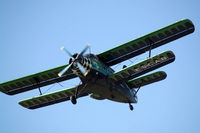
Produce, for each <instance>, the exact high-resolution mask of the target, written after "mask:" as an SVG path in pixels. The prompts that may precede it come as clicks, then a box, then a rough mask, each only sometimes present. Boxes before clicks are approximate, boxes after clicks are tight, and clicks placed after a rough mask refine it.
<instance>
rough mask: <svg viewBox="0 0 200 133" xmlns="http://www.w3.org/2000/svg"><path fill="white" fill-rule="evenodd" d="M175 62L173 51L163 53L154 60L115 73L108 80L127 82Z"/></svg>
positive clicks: (153, 58)
mask: <svg viewBox="0 0 200 133" xmlns="http://www.w3.org/2000/svg"><path fill="white" fill-rule="evenodd" d="M174 60H175V55H174V53H173V52H171V51H167V52H163V53H161V54H158V55H156V56H154V57H152V58H149V59H147V60H144V61H142V62H140V63H137V64H135V65H132V66H130V67H126V68H124V69H122V70H121V71H118V72H115V73H113V74H112V75H110V76H109V77H108V78H109V80H111V81H112V82H113V83H121V82H124V81H125V82H127V81H128V80H130V79H133V78H136V77H138V76H141V75H143V74H145V73H147V72H150V71H152V70H155V69H157V68H159V67H162V66H164V65H166V64H169V63H171V62H173V61H174Z"/></svg>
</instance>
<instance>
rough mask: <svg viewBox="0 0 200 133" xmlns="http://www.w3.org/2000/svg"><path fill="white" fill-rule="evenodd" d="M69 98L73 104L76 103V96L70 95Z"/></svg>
mask: <svg viewBox="0 0 200 133" xmlns="http://www.w3.org/2000/svg"><path fill="white" fill-rule="evenodd" d="M70 100H71V102H72V103H73V104H76V103H77V101H76V97H75V96H71V97H70Z"/></svg>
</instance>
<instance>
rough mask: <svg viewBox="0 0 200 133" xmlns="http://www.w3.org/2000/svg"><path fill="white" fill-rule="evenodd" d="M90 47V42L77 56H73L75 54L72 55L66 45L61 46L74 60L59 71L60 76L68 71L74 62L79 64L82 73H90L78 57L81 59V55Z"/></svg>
mask: <svg viewBox="0 0 200 133" xmlns="http://www.w3.org/2000/svg"><path fill="white" fill-rule="evenodd" d="M89 47H90V44H88V45H87V46H86V47H85V48H84V49H83V50H82V51H81V53H80V54H79V55H78V56H76V57H73V55H72V54H71V53H70V52H69V51H68V50H67V49H65V47H64V46H63V47H61V50H63V51H65V53H67V55H68V56H70V57H71V58H72V59H73V60H72V62H71V63H70V64H69V65H68V66H66V67H65V68H64V69H63V70H62V71H61V72H59V73H58V76H59V77H61V76H62V75H63V74H64V73H65V72H67V71H68V69H69V68H70V67H71V66H72V64H73V63H74V62H76V63H77V66H78V68H79V70H80V71H81V73H82V74H83V75H84V76H86V75H87V74H88V72H87V71H86V70H85V69H84V67H83V66H82V65H81V64H80V63H79V62H78V59H79V57H81V56H82V55H83V54H84V53H85V52H86V51H87V49H88V48H89Z"/></svg>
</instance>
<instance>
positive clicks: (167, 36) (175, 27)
mask: <svg viewBox="0 0 200 133" xmlns="http://www.w3.org/2000/svg"><path fill="white" fill-rule="evenodd" d="M192 32H194V25H193V23H192V22H191V21H190V20H189V19H184V20H181V21H178V22H176V23H174V24H171V25H169V26H166V27H164V28H162V29H159V30H157V31H154V32H152V33H150V34H147V35H145V36H142V37H140V38H137V39H135V40H132V41H130V42H127V43H125V44H122V45H120V46H117V47H115V48H112V49H110V50H107V51H105V52H103V53H100V54H99V55H98V57H99V59H100V60H101V61H102V62H104V63H106V64H107V65H109V66H112V65H115V64H117V63H120V62H122V61H124V60H127V59H129V58H132V57H135V56H137V55H139V54H142V53H144V52H146V51H148V50H149V49H150V47H151V49H154V48H157V47H159V46H161V45H164V44H166V43H168V42H170V41H173V40H176V39H178V38H180V37H183V36H185V35H188V34H190V33H192Z"/></svg>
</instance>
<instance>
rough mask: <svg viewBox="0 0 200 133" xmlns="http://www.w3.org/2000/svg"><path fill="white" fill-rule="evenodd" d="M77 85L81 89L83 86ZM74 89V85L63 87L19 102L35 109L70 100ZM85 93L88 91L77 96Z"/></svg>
mask: <svg viewBox="0 0 200 133" xmlns="http://www.w3.org/2000/svg"><path fill="white" fill-rule="evenodd" d="M79 87H80V88H79V89H81V88H83V85H81V86H79ZM75 91H76V87H73V88H69V89H64V90H61V91H57V92H53V93H49V94H46V95H41V96H37V97H33V98H30V99H27V100H23V101H20V102H19V104H20V105H21V106H23V107H25V108H28V109H37V108H41V107H45V106H49V105H52V104H56V103H60V102H64V101H67V100H70V96H73V95H74V94H75ZM87 95H88V93H86V92H85V93H82V94H79V95H78V97H83V96H87Z"/></svg>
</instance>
